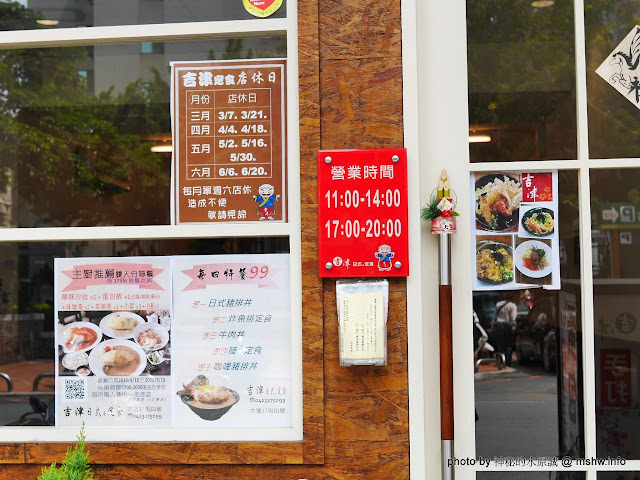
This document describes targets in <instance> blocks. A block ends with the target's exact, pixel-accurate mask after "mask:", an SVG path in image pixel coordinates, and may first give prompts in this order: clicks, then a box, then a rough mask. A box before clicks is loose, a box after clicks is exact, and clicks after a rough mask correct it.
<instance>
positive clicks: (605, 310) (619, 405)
mask: <svg viewBox="0 0 640 480" xmlns="http://www.w3.org/2000/svg"><path fill="white" fill-rule="evenodd" d="M639 182H640V169H615V170H614V169H611V170H597V171H592V172H591V211H592V226H591V228H592V250H593V283H594V286H593V297H594V298H593V301H594V305H593V310H594V321H595V326H594V328H595V338H594V341H595V368H596V378H595V388H596V428H597V432H596V433H597V438H596V439H597V453H598V457H608V456H611V457H617V456H621V457H623V458H625V459H636V458H639V457H640V442H639V436H638V432H640V407H639V405H640V390H639V388H638V380H639V377H638V362H639V361H640V325H639V321H640V313H639V307H640V291H639V290H638V285H639V284H640V275H639V274H638V272H640V258H639V257H638V253H637V252H638V247H637V246H638V243H639V242H640V235H639V232H640V230H637V228H638V227H640V221H639V218H638V212H640V190H638V184H639ZM612 186H613V187H612Z"/></svg>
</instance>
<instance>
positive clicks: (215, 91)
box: [171, 59, 287, 224]
mask: <svg viewBox="0 0 640 480" xmlns="http://www.w3.org/2000/svg"><path fill="white" fill-rule="evenodd" d="M171 68H172V75H171V79H172V80H171V116H172V129H173V145H174V148H173V183H174V186H175V188H174V190H173V195H172V203H173V204H172V208H171V214H172V220H173V223H175V224H183V223H196V224H202V223H212V222H247V221H280V222H283V221H286V218H287V216H286V213H287V208H286V206H287V202H286V186H287V185H286V184H287V182H286V168H287V156H286V152H287V148H286V145H287V143H286V137H287V130H286V121H285V119H286V60H284V59H258V60H227V61H206V62H172V63H171Z"/></svg>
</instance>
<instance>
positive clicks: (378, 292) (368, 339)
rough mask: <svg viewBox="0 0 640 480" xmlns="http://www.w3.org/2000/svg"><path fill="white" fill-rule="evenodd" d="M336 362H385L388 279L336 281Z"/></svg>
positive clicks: (381, 363)
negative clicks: (337, 323) (337, 339)
mask: <svg viewBox="0 0 640 480" xmlns="http://www.w3.org/2000/svg"><path fill="white" fill-rule="evenodd" d="M336 298H337V303H338V322H339V339H340V365H342V366H351V365H386V364H387V313H388V306H389V282H388V281H387V280H371V281H368V280H358V281H344V280H339V281H338V282H336Z"/></svg>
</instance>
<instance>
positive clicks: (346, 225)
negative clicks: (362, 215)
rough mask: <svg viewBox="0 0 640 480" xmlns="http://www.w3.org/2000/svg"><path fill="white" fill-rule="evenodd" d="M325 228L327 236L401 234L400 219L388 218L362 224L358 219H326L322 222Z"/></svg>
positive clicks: (348, 236)
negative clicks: (342, 220) (325, 221)
mask: <svg viewBox="0 0 640 480" xmlns="http://www.w3.org/2000/svg"><path fill="white" fill-rule="evenodd" d="M324 227H325V228H326V229H327V238H338V237H347V238H358V237H360V235H363V236H364V237H367V238H378V237H381V236H386V237H389V238H392V237H400V235H401V234H402V222H401V221H400V219H397V218H396V219H395V220H394V219H391V218H390V219H388V220H387V221H384V220H382V221H380V220H377V219H376V220H371V219H369V220H366V221H365V224H364V226H362V225H361V224H360V220H345V221H344V222H341V221H340V220H327V223H325V224H324Z"/></svg>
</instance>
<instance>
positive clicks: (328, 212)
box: [318, 148, 409, 277]
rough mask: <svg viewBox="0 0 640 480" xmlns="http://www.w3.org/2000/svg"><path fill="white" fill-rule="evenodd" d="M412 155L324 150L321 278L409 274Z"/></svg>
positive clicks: (395, 151) (321, 159)
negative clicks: (409, 170)
mask: <svg viewBox="0 0 640 480" xmlns="http://www.w3.org/2000/svg"><path fill="white" fill-rule="evenodd" d="M407 212H408V208H407V151H406V149H404V148H397V149H369V150H321V151H319V152H318V244H319V245H318V257H319V262H320V265H319V272H320V273H319V274H320V276H321V277H406V276H407V275H409V240H408V235H407V234H408V232H407V224H408V213H407Z"/></svg>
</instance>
